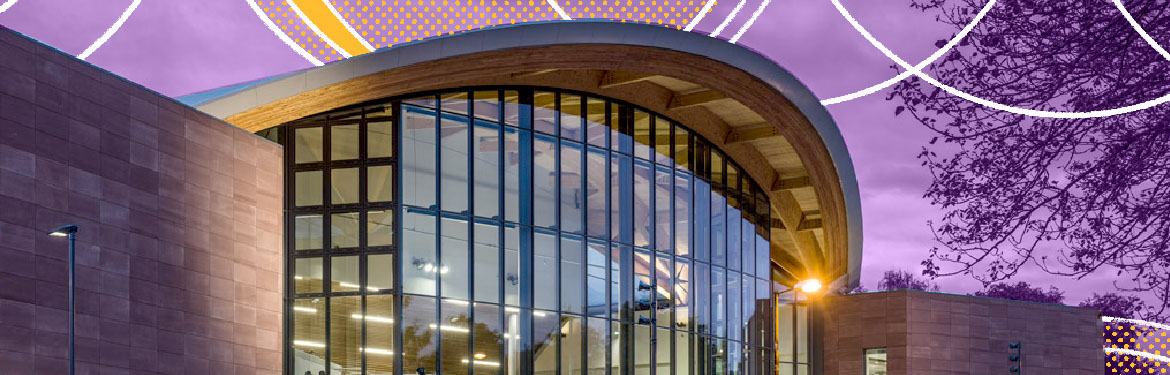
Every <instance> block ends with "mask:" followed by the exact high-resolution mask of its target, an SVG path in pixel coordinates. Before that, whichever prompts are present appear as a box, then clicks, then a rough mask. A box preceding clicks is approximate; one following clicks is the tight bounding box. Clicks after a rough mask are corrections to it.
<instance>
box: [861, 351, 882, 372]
mask: <svg viewBox="0 0 1170 375" xmlns="http://www.w3.org/2000/svg"><path fill="white" fill-rule="evenodd" d="M865 375H886V348H875V349H865Z"/></svg>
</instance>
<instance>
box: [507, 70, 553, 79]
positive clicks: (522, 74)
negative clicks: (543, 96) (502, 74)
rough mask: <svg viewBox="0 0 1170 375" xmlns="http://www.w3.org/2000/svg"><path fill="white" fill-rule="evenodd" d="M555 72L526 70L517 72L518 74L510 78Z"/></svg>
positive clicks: (513, 74)
mask: <svg viewBox="0 0 1170 375" xmlns="http://www.w3.org/2000/svg"><path fill="white" fill-rule="evenodd" d="M555 71H557V70H556V69H541V70H528V71H523V72H518V73H512V78H520V77H531V76H538V75H541V74H547V73H552V72H555Z"/></svg>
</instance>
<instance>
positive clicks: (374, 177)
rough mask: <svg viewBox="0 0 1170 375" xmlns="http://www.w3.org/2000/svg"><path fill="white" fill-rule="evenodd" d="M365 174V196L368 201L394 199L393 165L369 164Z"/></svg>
mask: <svg viewBox="0 0 1170 375" xmlns="http://www.w3.org/2000/svg"><path fill="white" fill-rule="evenodd" d="M366 174H367V176H366V178H367V180H366V196H367V197H368V199H369V201H370V202H389V201H391V200H394V166H390V165H376V166H370V167H369V168H366ZM355 186H356V184H355Z"/></svg>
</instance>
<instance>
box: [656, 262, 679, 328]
mask: <svg viewBox="0 0 1170 375" xmlns="http://www.w3.org/2000/svg"><path fill="white" fill-rule="evenodd" d="M670 263H671V262H670V256H669V255H663V254H662V253H659V254H658V255H657V256H656V257H655V259H654V282H655V285H656V286H655V288H654V298H656V299H657V300H658V302H657V304H656V305H655V308H656V310H655V313H656V318H655V322H657V323H658V326H659V327H670V326H671V322H673V320H671V317H670V311H671V309H672V308H673V307H674V306H673V305H674V302H673V297H674V292H672V290H673V289H674V283H673V281H672V278H671V274H673V273H674V266H672V265H671V264H670Z"/></svg>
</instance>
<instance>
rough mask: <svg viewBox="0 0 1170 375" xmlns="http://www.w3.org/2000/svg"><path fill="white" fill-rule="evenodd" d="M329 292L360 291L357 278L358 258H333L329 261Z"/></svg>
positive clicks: (359, 281)
mask: <svg viewBox="0 0 1170 375" xmlns="http://www.w3.org/2000/svg"><path fill="white" fill-rule="evenodd" d="M329 262H330V267H329V270H330V274H329V278H330V280H329V288H330V289H329V291H331V292H334V293H337V292H356V291H359V290H361V286H360V284H361V280H360V279H359V278H358V257H356V256H346V257H333V258H330V259H329Z"/></svg>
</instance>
